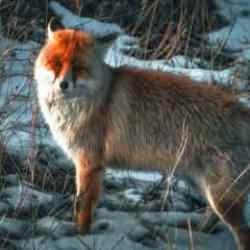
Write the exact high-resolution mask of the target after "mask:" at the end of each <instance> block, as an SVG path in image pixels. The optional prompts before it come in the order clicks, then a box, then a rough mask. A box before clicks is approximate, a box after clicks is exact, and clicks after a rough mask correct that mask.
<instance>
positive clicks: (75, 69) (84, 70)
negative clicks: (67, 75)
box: [73, 65, 88, 74]
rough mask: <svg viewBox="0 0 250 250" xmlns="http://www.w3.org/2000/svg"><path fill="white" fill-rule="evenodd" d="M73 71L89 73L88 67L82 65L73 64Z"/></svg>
mask: <svg viewBox="0 0 250 250" xmlns="http://www.w3.org/2000/svg"><path fill="white" fill-rule="evenodd" d="M73 72H76V73H77V74H86V73H88V69H87V68H86V67H84V66H82V65H81V66H80V65H73Z"/></svg>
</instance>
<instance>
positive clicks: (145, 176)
mask: <svg viewBox="0 0 250 250" xmlns="http://www.w3.org/2000/svg"><path fill="white" fill-rule="evenodd" d="M106 173H107V174H110V175H112V176H114V177H115V178H133V179H137V180H141V181H149V182H155V181H159V180H161V179H162V175H161V174H160V173H159V172H144V171H131V170H115V169H110V168H109V169H107V170H106Z"/></svg>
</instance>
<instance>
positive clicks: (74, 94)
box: [34, 28, 115, 102]
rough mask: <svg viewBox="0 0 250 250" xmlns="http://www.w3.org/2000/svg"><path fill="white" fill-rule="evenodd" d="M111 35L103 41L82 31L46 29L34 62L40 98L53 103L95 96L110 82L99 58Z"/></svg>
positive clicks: (104, 65)
mask: <svg viewBox="0 0 250 250" xmlns="http://www.w3.org/2000/svg"><path fill="white" fill-rule="evenodd" d="M114 38H115V37H114V36H113V37H110V39H106V40H105V44H104V43H101V42H100V41H98V40H96V39H95V38H94V37H92V36H91V35H90V34H89V33H86V32H83V31H79V30H73V29H60V30H57V31H52V30H51V29H50V28H48V35H47V41H46V43H45V45H44V46H43V48H42V49H41V51H40V53H39V55H38V57H37V60H36V62H35V70H34V76H35V79H36V81H37V84H38V86H37V87H38V96H39V98H42V99H46V101H47V102H54V101H56V100H59V99H63V100H66V99H67V100H69V101H70V100H76V99H77V98H78V99H79V98H84V97H86V98H91V97H94V96H96V95H98V94H99V93H100V92H101V91H102V89H103V88H105V86H104V85H105V84H108V82H109V78H110V75H109V68H108V66H107V65H106V64H105V63H104V62H103V58H102V57H103V54H104V52H105V50H106V49H107V44H110V42H111V40H114Z"/></svg>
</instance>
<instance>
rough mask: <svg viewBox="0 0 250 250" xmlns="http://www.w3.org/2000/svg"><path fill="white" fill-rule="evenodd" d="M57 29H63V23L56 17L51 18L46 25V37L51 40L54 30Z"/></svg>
mask: <svg viewBox="0 0 250 250" xmlns="http://www.w3.org/2000/svg"><path fill="white" fill-rule="evenodd" d="M58 29H64V27H63V25H62V24H61V23H59V22H58V20H57V19H56V18H51V19H50V20H49V23H48V27H47V38H48V40H53V37H54V32H55V31H56V30H58Z"/></svg>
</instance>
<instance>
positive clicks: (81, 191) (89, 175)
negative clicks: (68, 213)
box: [74, 154, 103, 234]
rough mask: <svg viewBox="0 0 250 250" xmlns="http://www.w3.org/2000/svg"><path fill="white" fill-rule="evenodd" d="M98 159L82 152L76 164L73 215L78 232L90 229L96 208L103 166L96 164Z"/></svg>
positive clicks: (85, 231)
mask: <svg viewBox="0 0 250 250" xmlns="http://www.w3.org/2000/svg"><path fill="white" fill-rule="evenodd" d="M97 162H98V159H93V158H92V159H90V158H89V157H88V156H87V155H86V154H82V155H81V156H80V157H79V158H78V159H77V161H76V162H75V164H76V198H75V204H74V217H75V220H76V223H77V227H78V230H79V232H80V233H83V234H84V233H87V232H88V231H89V229H90V226H91V223H92V219H93V214H94V210H95V208H96V205H97V202H98V199H99V196H100V193H101V189H102V175H103V168H102V167H101V166H98V165H96V163H97Z"/></svg>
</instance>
